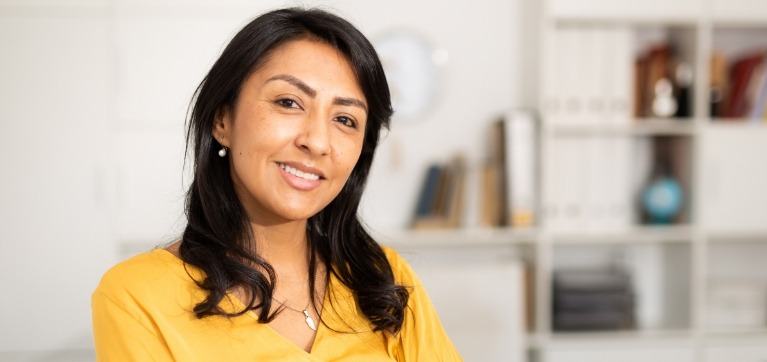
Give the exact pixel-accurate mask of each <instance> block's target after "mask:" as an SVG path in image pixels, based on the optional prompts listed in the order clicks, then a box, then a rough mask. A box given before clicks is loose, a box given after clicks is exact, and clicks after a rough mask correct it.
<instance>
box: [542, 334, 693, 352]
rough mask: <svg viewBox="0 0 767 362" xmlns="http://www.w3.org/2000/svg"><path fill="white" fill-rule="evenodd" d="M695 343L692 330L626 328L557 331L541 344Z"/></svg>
mask: <svg viewBox="0 0 767 362" xmlns="http://www.w3.org/2000/svg"><path fill="white" fill-rule="evenodd" d="M692 343H694V333H693V332H692V331H691V330H686V329H683V330H661V329H659V330H626V331H604V332H556V333H552V334H551V335H549V336H548V337H547V336H542V337H541V338H540V340H539V344H541V345H542V344H546V345H548V346H553V347H576V346H577V347H585V348H590V347H597V346H603V345H605V344H609V345H616V344H620V345H626V346H658V345H659V344H662V345H680V344H692Z"/></svg>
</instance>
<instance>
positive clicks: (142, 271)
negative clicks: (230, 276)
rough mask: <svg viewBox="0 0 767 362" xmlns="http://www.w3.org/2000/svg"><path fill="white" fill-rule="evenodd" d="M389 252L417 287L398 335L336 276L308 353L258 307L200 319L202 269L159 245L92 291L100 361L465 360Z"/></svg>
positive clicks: (236, 304) (229, 304) (235, 303)
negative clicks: (381, 328)
mask: <svg viewBox="0 0 767 362" xmlns="http://www.w3.org/2000/svg"><path fill="white" fill-rule="evenodd" d="M384 250H385V252H386V256H387V258H388V259H389V263H390V264H391V266H392V270H393V271H394V276H395V280H396V282H397V283H398V284H401V285H405V286H412V288H408V289H409V291H410V299H409V301H408V308H406V312H405V320H404V322H403V325H402V329H401V331H400V332H399V333H398V334H396V335H394V336H391V335H388V334H385V333H383V332H373V331H372V328H371V325H370V323H369V322H368V320H367V319H366V318H365V316H364V314H362V312H361V311H359V310H358V308H357V306H356V303H355V301H354V297H353V295H352V293H351V291H350V290H349V289H348V288H347V287H346V286H344V285H343V283H341V282H340V281H339V280H337V279H336V278H335V277H333V276H331V278H330V280H329V282H328V287H327V292H326V293H325V300H324V302H323V308H322V319H323V320H324V321H325V323H327V324H328V326H330V327H331V328H328V326H326V325H325V324H323V323H319V326H318V329H317V333H316V336H315V339H314V342H313V344H312V348H311V352H306V351H305V350H304V349H303V348H301V347H299V346H298V345H296V344H294V343H293V342H291V341H290V340H288V339H287V338H285V337H283V336H282V335H280V334H279V333H277V332H276V331H275V330H274V329H272V328H271V327H270V326H269V325H267V324H262V323H258V319H257V316H256V314H255V313H254V312H253V311H249V312H247V313H245V314H243V315H241V316H239V317H232V318H229V319H227V318H225V317H222V316H213V317H206V318H203V319H198V318H196V317H195V315H194V313H193V312H192V309H193V307H194V306H195V305H196V304H197V303H199V302H200V301H201V300H202V299H203V298H204V296H205V294H204V292H203V291H202V290H201V289H199V288H198V287H197V285H196V284H195V283H194V281H193V280H192V279H191V277H194V278H195V279H197V280H202V277H203V276H204V274H203V272H202V271H201V270H199V269H197V268H195V267H193V266H191V265H189V264H185V263H184V262H183V261H182V260H181V259H179V258H178V257H176V256H175V255H173V254H172V253H170V252H169V251H167V250H165V249H154V250H152V251H149V252H145V253H142V254H139V255H136V256H134V257H132V258H130V259H128V260H126V261H123V262H121V263H119V264H117V265H116V266H114V267H113V268H112V269H110V270H109V271H108V272H107V273H106V274H104V276H103V278H102V279H101V282H100V284H99V286H98V287H97V288H96V290H95V291H94V292H93V296H92V311H93V335H94V339H95V345H96V356H97V359H98V360H99V361H174V360H175V361H366V362H374V361H460V360H461V357H460V356H459V354H458V352H457V351H456V349H455V347H454V346H453V344H452V343H451V342H450V339H449V338H448V336H447V335H446V334H445V331H444V330H443V328H442V324H441V323H440V321H439V317H438V316H437V313H436V312H435V310H434V308H433V306H432V304H431V301H430V300H429V297H428V295H427V294H426V292H425V291H424V288H423V286H422V284H421V282H420V281H419V280H418V278H417V276H416V275H415V273H414V272H413V270H412V269H411V268H410V265H408V264H407V262H406V261H405V260H404V259H403V258H402V257H401V256H400V255H398V254H397V253H396V252H395V251H393V250H392V249H389V248H384ZM187 272H189V274H187ZM190 275H191V277H190ZM330 294H332V301H331V302H332V303H329V302H328V298H329V297H331V296H330ZM220 306H221V308H222V309H224V310H227V311H230V312H232V311H235V310H241V309H242V307H243V306H242V303H241V302H240V301H239V300H238V299H237V298H236V297H234V296H230V297H229V298H224V299H223V300H222V302H221V305H220ZM334 330H335V331H334ZM352 331H356V332H352Z"/></svg>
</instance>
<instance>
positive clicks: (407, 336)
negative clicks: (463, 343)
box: [385, 248, 463, 361]
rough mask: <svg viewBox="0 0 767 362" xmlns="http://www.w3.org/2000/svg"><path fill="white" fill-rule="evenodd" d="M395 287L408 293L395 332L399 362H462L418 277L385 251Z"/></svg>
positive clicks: (398, 259)
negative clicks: (397, 337) (401, 319)
mask: <svg viewBox="0 0 767 362" xmlns="http://www.w3.org/2000/svg"><path fill="white" fill-rule="evenodd" d="M385 251H386V254H387V256H388V258H389V262H390V264H391V266H392V269H393V271H394V275H395V279H396V281H397V283H399V284H400V285H403V286H405V287H406V288H407V289H408V291H409V292H410V296H409V298H408V303H407V308H406V309H405V320H404V321H403V323H402V329H401V330H400V332H399V343H400V348H398V349H397V350H398V352H399V354H400V355H399V356H397V357H398V358H397V359H398V360H399V361H463V359H462V358H461V356H460V355H459V354H458V351H457V350H456V349H455V346H454V345H453V343H452V342H451V341H450V338H449V337H448V336H447V333H445V330H444V328H443V327H442V323H441V322H440V319H439V316H438V315H437V311H436V310H435V309H434V306H433V305H432V303H431V300H430V299H429V295H428V294H427V293H426V290H425V289H424V287H423V284H422V283H421V281H420V279H419V278H418V276H417V275H416V274H415V272H414V271H413V269H412V268H411V267H410V265H409V264H408V263H407V262H406V261H405V260H404V259H403V258H402V257H401V256H399V255H398V254H397V253H396V252H395V251H393V250H391V249H388V248H387V249H385Z"/></svg>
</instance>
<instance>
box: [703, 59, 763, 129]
mask: <svg viewBox="0 0 767 362" xmlns="http://www.w3.org/2000/svg"><path fill="white" fill-rule="evenodd" d="M710 78H711V104H710V110H711V116H712V117H718V118H726V119H752V120H755V121H767V55H766V52H765V51H764V50H759V51H754V52H751V53H747V54H746V55H743V56H740V57H737V58H735V59H733V60H732V61H731V62H730V63H728V61H727V59H726V58H725V56H724V54H722V53H721V52H714V54H713V55H712V57H711V76H710Z"/></svg>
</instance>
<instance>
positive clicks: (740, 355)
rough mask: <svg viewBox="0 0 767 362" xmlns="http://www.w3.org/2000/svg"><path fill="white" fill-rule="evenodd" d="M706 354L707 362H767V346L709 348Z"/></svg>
mask: <svg viewBox="0 0 767 362" xmlns="http://www.w3.org/2000/svg"><path fill="white" fill-rule="evenodd" d="M704 353H705V361H706V362H732V361H738V362H765V361H767V346H727V347H708V348H706V350H705V352H704Z"/></svg>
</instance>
